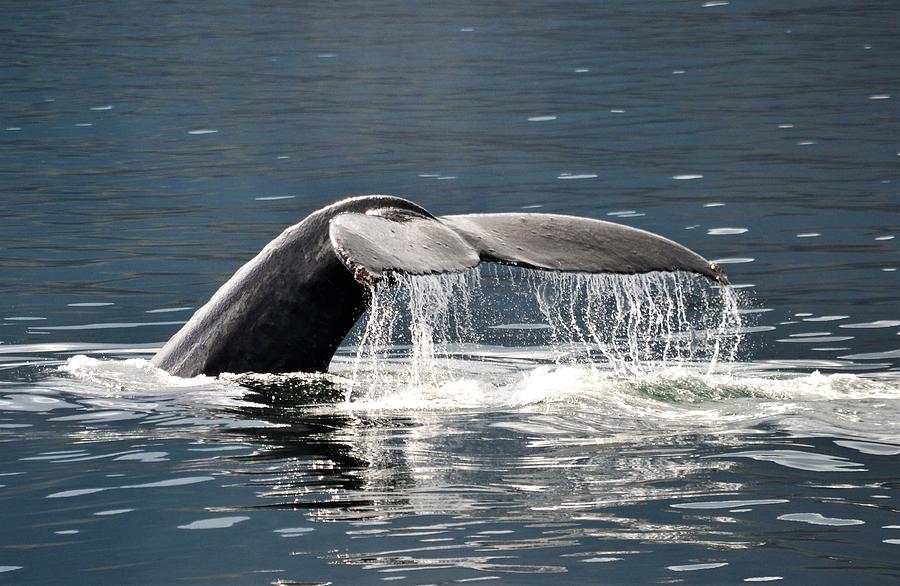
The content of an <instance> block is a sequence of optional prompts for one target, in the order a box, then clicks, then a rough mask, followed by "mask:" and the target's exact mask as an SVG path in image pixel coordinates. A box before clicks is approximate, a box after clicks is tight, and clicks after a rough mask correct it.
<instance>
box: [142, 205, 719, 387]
mask: <svg viewBox="0 0 900 586" xmlns="http://www.w3.org/2000/svg"><path fill="white" fill-rule="evenodd" d="M481 262H497V263H503V264H509V265H516V266H521V267H526V268H532V269H543V270H551V271H571V272H587V273H598V272H606V273H624V274H632V273H647V272H652V271H686V272H691V273H697V274H700V275H703V276H705V277H707V278H709V279H712V280H714V281H717V282H719V283H722V284H725V283H727V280H726V278H725V274H724V273H723V272H722V270H721V269H720V268H719V267H718V266H717V265H715V264H714V263H711V262H709V261H707V260H706V259H704V258H703V257H702V256H700V255H699V254H697V253H695V252H693V251H691V250H689V249H687V248H685V247H684V246H681V245H680V244H677V243H675V242H672V241H671V240H668V239H666V238H663V237H661V236H657V235H656V234H652V233H650V232H645V231H643V230H638V229H635V228H630V227H628V226H622V225H620V224H614V223H611V222H604V221H601V220H591V219H587V218H579V217H574V216H562V215H554V214H522V213H516V214H470V215H459V216H441V217H435V216H433V215H431V214H430V213H428V212H427V211H426V210H424V209H423V208H421V207H419V206H418V205H416V204H414V203H412V202H410V201H408V200H405V199H402V198H399V197H392V196H384V195H373V196H362V197H354V198H349V199H345V200H343V201H340V202H337V203H335V204H332V205H330V206H327V207H325V208H322V209H320V210H318V211H316V212H313V213H312V214H310V215H309V216H308V217H307V218H306V219H304V220H303V221H302V222H300V223H298V224H295V225H294V226H291V227H289V228H288V229H287V230H285V231H284V232H283V233H282V234H281V235H280V236H278V237H277V238H276V239H274V240H273V241H272V242H270V243H269V244H268V245H267V246H266V247H265V248H264V249H263V250H262V251H260V253H259V254H258V255H257V256H256V257H255V258H253V259H252V260H250V261H249V262H248V263H247V264H245V265H244V266H243V267H241V268H240V269H239V270H238V271H237V272H236V273H235V274H234V275H233V276H232V277H231V278H230V279H229V280H228V282H227V283H225V284H224V285H222V287H220V288H219V290H218V291H216V293H215V294H214V295H213V296H212V298H211V299H210V300H209V301H208V302H207V303H206V304H205V305H204V306H203V307H201V308H200V309H198V310H197V312H196V313H195V314H194V315H193V316H192V317H191V319H190V320H189V321H188V322H187V323H186V324H185V325H184V327H182V328H181V330H179V331H178V332H177V333H176V334H175V335H174V336H172V338H171V339H170V340H169V341H168V342H167V343H166V344H165V346H163V348H162V349H161V350H160V351H159V352H158V353H157V354H156V355H155V356H154V357H153V361H152V362H153V364H154V365H156V366H158V367H160V368H163V369H165V370H166V371H168V372H169V373H171V374H174V375H177V376H183V377H190V376H196V375H198V374H210V375H215V374H219V373H222V372H235V373H239V372H323V371H326V370H327V369H328V365H329V363H330V361H331V357H332V356H333V355H334V352H335V351H336V350H337V348H338V346H339V345H340V343H341V342H342V341H343V339H344V337H345V336H346V335H347V333H348V332H349V331H350V329H351V328H352V327H353V325H354V324H355V323H356V321H357V319H359V317H360V316H361V315H362V314H363V312H364V311H365V310H366V308H367V307H368V304H369V302H370V298H369V296H368V291H367V288H366V287H365V286H363V285H367V284H372V283H374V282H376V281H378V280H380V279H382V278H383V277H384V276H385V275H386V274H390V273H408V274H416V275H419V274H430V273H443V272H456V271H462V270H465V269H468V268H471V267H474V266H476V265H478V264H479V263H481ZM348 269H349V270H348Z"/></svg>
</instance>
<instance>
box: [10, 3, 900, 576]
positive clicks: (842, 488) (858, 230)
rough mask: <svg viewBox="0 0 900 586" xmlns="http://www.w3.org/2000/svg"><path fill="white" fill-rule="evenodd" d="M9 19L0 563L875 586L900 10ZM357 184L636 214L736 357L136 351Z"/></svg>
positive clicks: (530, 349)
mask: <svg viewBox="0 0 900 586" xmlns="http://www.w3.org/2000/svg"><path fill="white" fill-rule="evenodd" d="M2 5H3V7H4V10H3V13H4V18H3V19H2V22H0V65H2V67H0V92H2V100H0V442H2V446H0V449H2V451H0V454H2V458H0V512H2V520H3V523H2V527H0V581H2V582H4V583H19V584H71V583H89V584H123V583H128V584H168V583H179V582H193V583H214V584H219V583H246V584H269V583H273V584H322V583H334V584H360V583H382V582H390V581H399V582H401V583H404V584H447V583H465V582H470V581H491V582H500V583H507V584H546V583H570V584H587V583H604V584H656V583H674V582H683V583H689V584H701V583H708V584H726V583H738V582H755V581H780V582H782V583H793V584H807V583H821V584H847V583H852V584H883V583H887V582H890V581H891V580H892V579H894V580H896V579H897V578H898V577H900V564H898V563H897V561H896V560H897V556H898V552H900V550H898V547H900V515H898V514H897V513H898V509H897V489H898V479H900V458H898V456H900V424H898V421H900V378H898V376H900V375H898V368H900V337H898V334H900V295H898V293H897V291H898V287H900V282H898V272H897V269H898V268H900V255H898V242H900V239H898V236H900V234H898V232H900V197H898V190H897V181H898V177H897V161H898V155H900V145H898V142H897V137H898V136H900V121H898V110H897V105H896V104H897V96H898V95H900V75H898V71H900V35H898V34H897V32H898V11H897V7H896V5H895V3H893V2H890V1H887V0H885V1H881V2H879V1H871V2H869V1H862V2H851V3H847V2H829V1H811V0H803V1H799V2H793V3H776V2H766V1H742V0H733V1H731V2H707V3H705V4H704V3H703V2H702V1H700V0H697V1H686V2H675V1H653V2H643V3H633V2H602V3H601V2H598V3H577V2H571V3H569V2H553V3H547V2H516V3H466V2H454V3H439V4H428V3H400V2H367V3H341V4H331V3H305V2H271V3H266V4H265V5H262V4H260V3H243V2H221V3H217V4H210V3H203V2H153V3H151V2H134V1H127V0H126V1H123V2H118V3H115V4H109V3H74V2H63V1H60V2H31V3H17V2H5V3H2ZM365 193H391V194H397V195H402V196H406V197H409V198H411V199H413V200H415V201H417V202H418V203H420V204H421V205H423V206H424V207H426V208H428V209H429V210H430V211H432V212H433V213H436V214H449V213H461V212H479V211H523V210H524V211H529V210H531V211H541V212H553V213H568V214H577V215H583V216H588V217H596V218H604V219H612V220H614V221H619V222H622V223H626V224H628V225H632V226H636V227H639V228H644V229H648V230H652V231H654V232H658V233H660V234H663V235H665V236H667V237H669V238H672V239H674V240H677V241H679V242H681V243H683V244H685V245H687V246H689V247H691V248H692V249H694V250H697V251H698V252H700V253H701V254H703V255H704V256H706V257H708V258H711V259H718V260H719V261H720V262H721V263H722V264H723V266H724V267H725V269H726V270H727V271H728V273H729V275H730V277H731V281H732V283H734V284H735V292H737V293H739V294H740V306H741V318H742V319H743V322H744V324H743V326H742V329H741V332H742V333H743V334H744V339H743V340H742V342H741V344H740V346H739V348H738V349H737V354H736V357H735V360H734V361H733V362H730V363H729V362H728V361H721V362H718V363H717V364H716V365H715V366H714V367H713V368H711V365H710V363H709V361H708V360H706V361H703V360H700V361H699V362H698V361H692V362H691V363H689V364H674V365H673V364H666V365H659V364H655V363H653V362H647V363H645V364H643V365H641V368H639V369H637V371H629V372H628V373H626V374H625V375H623V374H622V372H621V371H620V370H617V369H616V368H612V366H615V365H612V366H611V365H610V364H608V363H606V362H605V361H604V360H602V358H597V357H595V358H594V359H592V361H588V362H585V361H583V360H582V361H580V362H579V361H577V360H576V361H572V360H569V359H568V358H566V356H568V354H567V352H568V349H567V348H566V347H565V346H564V345H560V344H554V340H553V339H549V340H548V339H545V338H542V337H541V335H540V332H541V330H540V328H538V329H526V328H524V327H523V326H520V325H517V324H518V322H521V321H525V320H523V319H515V320H512V319H506V318H505V317H504V318H503V319H500V318H497V320H495V322H489V321H488V322H485V323H481V322H480V323H479V324H477V326H478V327H481V328H483V331H484V332H486V334H485V335H484V336H483V337H482V338H481V339H482V341H484V342H486V343H484V344H482V345H480V346H463V347H460V348H454V353H453V357H452V360H451V361H450V362H446V361H445V360H444V359H443V358H442V359H441V365H440V368H441V372H442V373H443V374H444V375H448V373H449V375H448V376H449V378H448V379H446V380H444V379H442V380H441V381H438V384H432V383H429V384H426V385H424V386H423V385H411V384H406V383H405V382H403V381H407V379H404V378H403V376H399V378H398V376H397V375H396V372H401V373H403V372H406V371H405V370H404V369H407V370H408V369H409V367H410V366H409V365H410V364H413V365H418V366H421V360H419V359H414V358H415V357H413V358H410V357H409V356H406V357H404V356H403V352H402V348H400V350H401V351H398V354H399V355H400V356H399V358H397V357H393V358H391V359H386V360H385V361H384V364H382V365H381V366H378V368H381V369H382V371H379V372H381V373H382V374H380V375H379V376H380V377H381V378H379V379H378V380H379V381H380V382H379V384H378V385H375V384H374V383H372V380H374V379H371V380H370V379H365V380H367V381H368V383H371V384H368V386H367V385H366V384H362V385H360V384H358V383H359V372H357V378H356V379H355V380H356V382H357V384H355V385H354V384H352V381H353V380H354V379H353V376H352V374H353V372H355V369H356V368H357V367H358V366H359V364H358V363H355V362H354V356H355V349H354V348H353V347H352V346H350V345H348V346H347V347H346V348H344V349H343V350H342V351H341V352H340V353H339V356H338V357H337V359H336V360H335V362H334V364H333V371H334V372H335V375H334V376H326V377H312V378H303V377H288V378H276V379H266V378H264V377H256V378H251V379H249V380H247V379H235V378H234V377H225V378H222V379H203V378H201V379H197V380H190V381H184V380H180V379H174V378H172V377H167V376H166V375H164V374H162V373H160V372H158V371H154V370H153V369H152V368H151V367H150V366H149V364H148V362H147V359H148V358H149V357H150V356H152V354H153V353H154V352H155V350H156V349H158V348H159V347H160V346H161V345H162V344H163V343H164V342H165V341H166V340H167V339H168V337H169V336H171V335H172V334H173V333H174V332H175V331H176V330H177V329H178V327H179V326H180V324H181V323H183V322H184V321H185V320H187V319H188V318H189V317H190V315H191V313H192V310H194V309H196V308H198V307H199V306H200V305H202V304H203V303H204V302H205V301H206V300H207V299H208V298H209V296H210V295H211V294H212V292H213V291H215V289H216V288H217V287H218V286H219V284H221V283H222V282H223V281H224V280H225V279H227V277H228V276H229V275H230V274H231V273H232V272H233V271H234V270H235V269H236V268H238V267H239V266H240V265H241V264H243V263H244V262H245V261H246V260H248V259H249V258H250V257H252V256H253V255H254V254H255V253H256V252H257V251H258V250H259V249H260V248H261V247H262V246H263V245H264V244H265V243H267V242H268V241H269V240H271V239H272V238H273V237H274V236H276V235H277V234H278V233H280V232H281V230H283V229H284V227H286V226H288V225H290V224H292V223H294V222H296V221H298V220H300V219H301V218H303V217H304V216H306V215H307V214H308V213H310V212H311V211H313V210H314V209H316V208H318V207H320V206H322V205H324V204H327V203H330V202H332V201H335V200H337V199H339V198H341V197H344V196H346V195H351V194H365ZM498 274H499V273H498ZM498 274H494V273H492V274H491V275H488V277H484V276H483V277H482V287H487V288H491V287H493V288H496V289H500V290H506V291H512V290H514V289H515V288H516V287H519V286H521V285H522V282H521V281H520V280H517V279H515V278H513V279H511V280H509V281H505V280H503V279H502V278H501V277H503V274H499V277H498ZM501 298H502V299H506V297H503V296H501ZM487 307H490V305H488V306H487ZM498 311H499V312H501V313H502V310H499V309H498ZM534 320H535V322H537V321H540V316H538V317H536V318H534ZM513 322H515V323H513ZM488 334H489V335H488ZM351 342H352V341H351ZM487 342H490V343H487ZM420 358H421V357H420ZM416 360H419V362H416ZM363 366H364V367H365V368H363V372H364V374H365V372H367V371H366V370H365V369H366V368H371V367H372V365H371V364H368V365H363ZM384 372H387V375H384V376H382V375H383V374H384ZM391 373H395V374H394V375H392V374H391ZM385 376H386V377H387V378H384V377H385ZM391 376H394V378H391ZM385 381H388V382H390V381H394V382H395V384H393V385H391V384H387V385H385V384H384V383H385ZM398 381H399V382H398ZM407 382H408V381H407ZM348 395H349V396H350V398H351V400H350V401H346V400H345V398H346V397H347V396H348Z"/></svg>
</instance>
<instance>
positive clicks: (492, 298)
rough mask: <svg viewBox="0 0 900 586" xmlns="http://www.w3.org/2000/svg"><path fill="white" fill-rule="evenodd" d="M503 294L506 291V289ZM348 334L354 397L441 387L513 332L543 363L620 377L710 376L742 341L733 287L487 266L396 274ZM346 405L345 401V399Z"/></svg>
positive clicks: (674, 278)
mask: <svg viewBox="0 0 900 586" xmlns="http://www.w3.org/2000/svg"><path fill="white" fill-rule="evenodd" d="M504 285H505V286H504ZM370 296H371V307H370V309H369V312H368V314H367V316H365V317H364V318H363V320H362V325H361V327H360V328H359V329H358V330H357V332H356V335H355V336H352V337H355V342H356V352H355V357H354V360H353V362H352V368H351V369H350V375H349V378H350V381H351V382H350V385H349V388H351V389H355V390H356V392H357V393H361V394H362V395H365V396H367V397H371V395H372V393H379V392H382V393H383V392H384V391H385V390H387V389H394V388H396V387H397V386H398V385H400V386H405V387H421V386H423V385H424V386H432V387H434V386H441V385H446V384H448V383H451V382H454V381H456V380H458V379H459V378H460V376H463V374H464V372H465V371H464V370H461V369H460V365H459V362H458V360H456V361H455V360H454V359H459V358H467V359H471V358H473V357H475V356H477V355H478V354H479V351H480V349H483V348H485V347H491V346H495V344H491V341H492V340H491V337H492V336H491V334H492V333H494V332H498V331H505V332H506V334H507V337H509V334H510V333H516V334H519V335H514V336H513V340H514V342H515V346H517V347H522V346H523V345H524V346H527V345H528V343H529V342H528V338H529V337H530V338H532V345H534V344H535V343H536V344H539V345H541V346H542V347H543V348H544V349H545V350H546V352H545V355H544V359H545V361H549V362H552V363H554V364H557V365H561V364H566V365H582V366H587V367H590V368H592V369H594V370H598V369H599V370H602V371H603V372H604V373H605V374H606V375H607V376H612V377H615V378H625V377H633V376H637V375H643V376H645V375H648V374H650V373H651V372H654V371H658V370H659V369H660V368H667V367H671V366H678V365H694V366H697V365H699V366H700V367H701V368H702V369H704V370H705V372H706V373H713V372H715V371H716V369H717V368H719V367H720V366H722V365H723V364H724V365H726V366H727V365H728V364H730V363H731V362H733V361H734V359H735V357H736V355H737V351H738V347H739V345H740V342H741V339H742V325H741V324H742V322H741V313H740V308H739V300H738V297H737V295H736V293H735V291H734V290H732V289H731V288H729V287H721V286H712V285H711V284H709V282H708V281H706V280H705V279H703V278H700V277H696V276H693V275H689V274H684V273H662V272H654V273H648V274H640V275H618V274H586V273H556V272H547V271H534V270H523V269H519V268H513V267H496V266H490V267H488V268H484V269H470V270H468V271H465V272H460V273H449V274H439V275H403V274H393V275H390V277H389V278H387V279H384V280H382V281H380V282H378V283H376V284H374V285H371V286H370ZM348 398H349V395H348Z"/></svg>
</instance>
